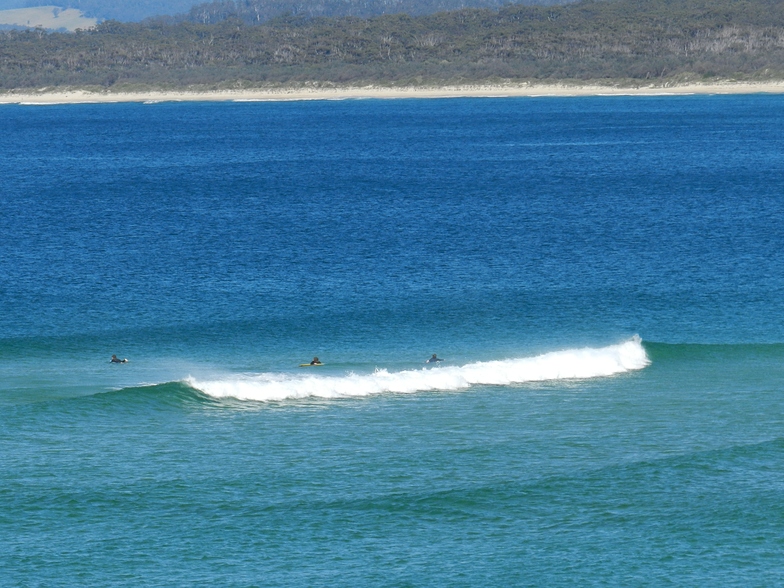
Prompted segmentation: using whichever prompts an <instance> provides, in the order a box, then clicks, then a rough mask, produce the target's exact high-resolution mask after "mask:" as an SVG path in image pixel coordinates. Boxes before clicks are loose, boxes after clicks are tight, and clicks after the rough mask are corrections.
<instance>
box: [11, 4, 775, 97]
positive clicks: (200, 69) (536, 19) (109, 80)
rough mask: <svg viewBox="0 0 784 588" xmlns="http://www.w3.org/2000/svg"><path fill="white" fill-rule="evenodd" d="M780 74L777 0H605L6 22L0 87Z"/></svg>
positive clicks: (634, 80) (697, 77) (649, 78)
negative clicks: (46, 24) (75, 23)
mask: <svg viewBox="0 0 784 588" xmlns="http://www.w3.org/2000/svg"><path fill="white" fill-rule="evenodd" d="M686 78H688V79H690V80H692V81H693V80H700V79H712V78H724V79H743V80H771V79H776V80H780V79H784V2H781V1H780V0H603V1H591V0H588V1H583V2H579V3H575V4H566V5H559V6H523V5H508V6H505V7H502V8H500V9H463V10H455V11H448V12H440V13H437V14H431V15H423V16H410V15H405V14H397V15H385V16H379V17H374V18H358V17H342V18H310V17H303V16H293V15H288V16H285V17H280V18H276V19H272V20H270V21H267V22H265V23H262V24H259V25H255V26H254V25H250V24H248V23H246V22H244V21H242V20H239V19H236V18H228V19H226V20H222V21H220V22H215V23H213V24H200V23H195V22H178V23H172V22H167V21H164V20H157V21H145V22H142V23H119V22H116V21H106V22H103V23H101V24H100V25H99V26H98V27H96V28H95V29H92V30H89V31H78V32H76V33H70V34H69V33H46V32H44V31H40V30H39V31H5V32H0V87H1V88H2V89H5V90H8V89H25V88H40V87H44V86H46V87H49V88H52V87H66V86H67V87H103V88H111V89H125V90H127V89H129V88H138V89H151V88H161V89H176V88H196V87H200V88H206V87H211V88H236V87H253V86H262V85H273V86H274V85H301V84H305V83H315V84H321V85H332V84H335V85H357V84H381V85H384V84H386V85H444V84H455V83H463V84H465V83H498V82H500V81H540V82H541V81H544V82H554V81H561V80H575V81H580V80H582V81H589V80H590V81H602V80H614V81H621V82H623V83H630V84H632V83H639V82H642V81H646V82H650V81H656V83H660V82H663V81H666V80H682V79H686Z"/></svg>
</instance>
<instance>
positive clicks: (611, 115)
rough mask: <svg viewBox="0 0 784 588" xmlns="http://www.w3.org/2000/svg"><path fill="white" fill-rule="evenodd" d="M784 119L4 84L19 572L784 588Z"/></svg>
mask: <svg viewBox="0 0 784 588" xmlns="http://www.w3.org/2000/svg"><path fill="white" fill-rule="evenodd" d="M782 107H784V98H782V97H779V96H764V95H757V96H701V97H700V96H686V97H674V96H673V97H598V98H568V99H561V98H552V99H550V98H548V99H511V98H510V99H452V100H413V99H412V100H400V101H382V100H363V101H342V102H340V101H338V102H328V101H325V102H302V103H214V104H209V103H203V104H177V103H162V104H150V105H142V104H110V105H54V106H47V107H35V106H19V105H17V106H3V107H2V109H0V131H1V132H0V155H1V156H0V177H2V178H3V184H2V190H0V545H3V548H2V549H0V570H2V572H3V573H2V574H0V585H8V586H20V585H21V586H28V585H29V586H34V585H35V586H39V585H40V586H74V585H89V586H95V585H100V586H112V585H133V586H137V585H147V586H160V585H207V584H210V585H226V586H320V585H353V586H365V585H384V586H484V585H492V586H506V585H515V586H559V585H563V586H572V585H575V584H577V585H624V586H627V585H689V586H706V585H737V586H749V585H756V586H772V585H777V584H781V583H782V581H784V578H782V575H784V574H783V573H782V570H783V569H784V558H783V557H782V555H781V553H782V548H784V539H782V537H784V509H783V508H782V506H781V498H782V491H783V489H784V485H783V483H784V480H783V479H782V477H783V475H782V468H781V464H782V458H784V437H782V426H783V425H784V422H783V421H784V419H782V414H784V411H783V409H784V406H782V404H784V395H783V394H782V388H781V382H782V379H783V378H784V318H783V317H784V312H783V311H784V308H783V306H784V297H783V296H782V294H783V293H784V267H782V266H783V265H784V262H782V261H781V256H780V255H779V252H780V250H781V248H782V244H784V231H782V229H781V227H782V220H784V200H783V199H782V196H781V186H782V185H784V182H783V181H782V180H784V165H783V164H784V139H782V137H784V115H782V112H784V111H783V110H782ZM433 353H438V355H439V356H440V357H442V358H444V361H443V362H441V363H439V364H437V365H432V364H425V363H424V362H425V360H426V359H427V358H428V357H430V356H431V355H432V354H433ZM112 354H117V355H118V356H120V357H123V358H125V357H127V358H128V359H129V362H128V363H126V364H119V365H117V364H110V363H109V361H108V360H109V357H110V356H111V355H112ZM314 355H318V356H319V357H320V358H321V360H322V361H323V362H324V365H323V366H321V367H315V368H310V367H309V368H299V367H298V366H299V364H300V363H303V362H309V361H310V359H311V358H312V357H313V356H314Z"/></svg>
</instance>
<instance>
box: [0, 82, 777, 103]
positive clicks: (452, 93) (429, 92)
mask: <svg viewBox="0 0 784 588" xmlns="http://www.w3.org/2000/svg"><path fill="white" fill-rule="evenodd" d="M756 93H774V94H779V93H784V81H780V82H759V83H754V82H732V81H727V82H714V83H706V84H696V83H695V84H678V85H669V84H664V85H639V86H609V85H608V86H602V85H571V84H504V85H464V86H443V87H401V88H389V87H378V86H362V87H351V86H346V87H334V88H324V87H312V88H308V87H305V88H302V87H299V88H257V89H239V90H216V91H196V90H194V91H188V90H177V91H144V92H113V91H103V92H99V91H87V90H54V91H52V90H49V89H47V88H42V89H41V90H39V91H36V92H30V91H24V92H22V91H10V92H6V93H2V94H0V104H68V103H73V104H76V103H91V102H92V103H111V102H176V101H208V102H213V101H238V102H243V101H286V100H345V99H361V98H378V99H397V98H458V97H488V98H493V97H512V96H529V97H534V96H612V95H618V96H629V95H675V94H756Z"/></svg>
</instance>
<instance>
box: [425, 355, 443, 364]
mask: <svg viewBox="0 0 784 588" xmlns="http://www.w3.org/2000/svg"><path fill="white" fill-rule="evenodd" d="M439 361H444V360H443V359H441V358H440V357H438V355H437V354H435V353H434V354H433V357H431V358H430V359H428V360H427V363H438V362H439Z"/></svg>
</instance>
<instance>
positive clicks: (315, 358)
mask: <svg viewBox="0 0 784 588" xmlns="http://www.w3.org/2000/svg"><path fill="white" fill-rule="evenodd" d="M310 365H321V360H319V358H318V357H314V358H313V361H311V362H310Z"/></svg>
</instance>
